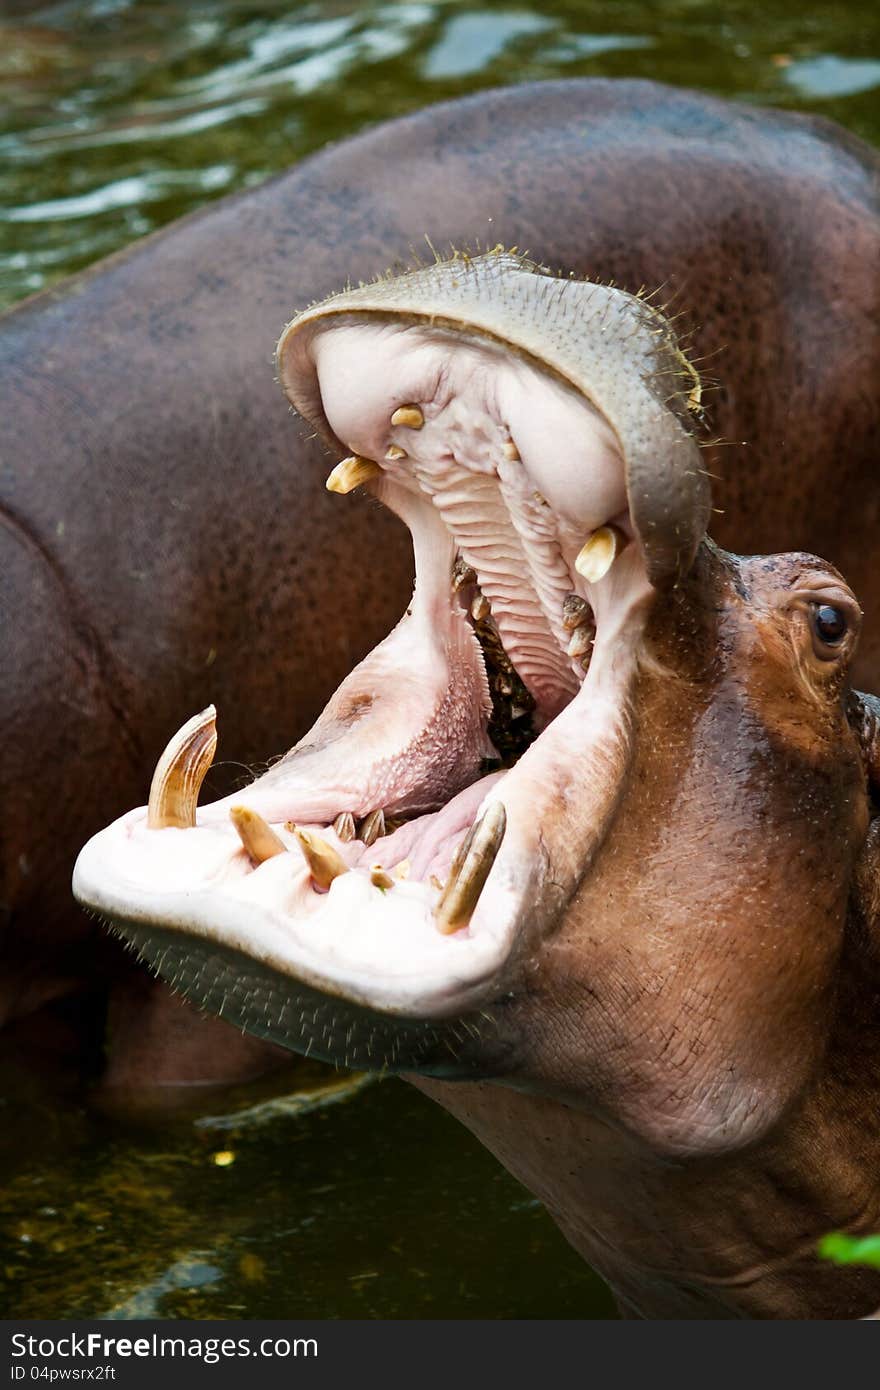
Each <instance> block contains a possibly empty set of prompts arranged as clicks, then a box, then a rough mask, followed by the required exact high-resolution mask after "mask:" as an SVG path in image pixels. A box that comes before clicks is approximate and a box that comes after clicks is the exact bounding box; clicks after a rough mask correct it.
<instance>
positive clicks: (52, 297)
mask: <svg viewBox="0 0 880 1390" xmlns="http://www.w3.org/2000/svg"><path fill="white" fill-rule="evenodd" d="M876 170H877V162H876V159H875V157H874V155H873V154H872V152H871V151H870V150H868V149H867V148H866V147H865V146H863V145H861V144H860V143H859V142H858V141H856V140H854V139H852V138H851V137H849V136H847V135H846V134H845V133H843V132H842V131H840V130H839V129H836V128H835V127H833V126H831V125H828V124H826V123H824V122H821V121H817V120H813V119H808V118H803V117H797V116H792V115H787V114H782V113H772V112H766V111H759V110H756V109H746V108H740V107H736V106H732V105H728V104H726V103H724V102H720V101H716V100H713V99H711V98H709V97H705V96H701V95H696V94H693V93H688V92H684V91H677V90H671V89H668V88H664V87H661V86H657V85H653V84H649V83H641V82H606V81H578V82H550V83H544V84H540V85H536V86H529V87H522V88H514V89H510V90H506V91H495V92H489V93H485V94H481V95H479V96H477V97H474V98H470V99H467V100H465V101H461V102H454V103H450V104H446V105H442V106H437V107H434V108H430V109H428V110H426V111H423V112H421V113H419V114H417V115H415V116H413V117H410V118H407V119H405V120H401V121H397V122H393V123H391V124H389V125H386V126H381V127H379V128H377V129H375V130H373V131H370V132H368V133H367V134H366V135H363V136H360V137H358V138H357V139H354V140H351V141H348V142H344V143H342V144H340V145H338V146H336V147H333V148H330V149H328V150H326V151H324V152H322V153H321V154H319V155H317V156H316V157H314V158H311V159H309V160H307V161H305V162H304V163H302V164H301V165H299V166H298V167H296V168H294V169H293V170H292V171H291V172H290V173H288V174H286V175H284V176H283V177H281V178H279V179H275V180H273V181H271V182H269V183H267V184H266V185H264V186H263V187H261V188H259V189H257V190H255V191H253V192H250V193H247V194H245V195H242V196H240V197H235V198H231V199H228V200H225V201H224V202H222V203H220V204H218V205H216V206H214V207H212V208H210V209H208V210H207V211H205V212H203V213H201V214H199V215H197V216H195V217H192V218H189V219H186V220H185V221H183V222H182V223H180V224H178V225H176V226H174V227H172V228H170V229H169V230H168V231H166V232H164V233H161V234H159V235H157V236H155V237H152V238H149V239H148V240H146V241H145V242H143V243H140V244H138V245H136V246H134V247H133V248H131V249H130V250H129V251H127V252H126V253H124V254H122V255H120V256H117V257H114V258H111V260H110V261H108V262H105V263H103V264H101V265H99V266H97V267H95V268H94V269H93V270H91V271H89V272H87V273H86V274H84V275H80V276H77V277H75V278H74V279H73V280H70V281H68V282H66V283H64V284H62V285H61V286H60V287H58V288H56V289H53V290H52V291H50V292H48V293H46V294H43V295H41V296H39V297H37V298H35V299H33V300H31V301H29V302H28V303H26V304H24V305H23V306H21V307H20V308H18V309H17V310H15V311H14V312H13V313H11V314H9V315H8V316H7V317H6V318H5V319H4V321H3V325H2V333H0V358H2V379H0V419H2V421H3V430H2V444H0V486H2V510H0V517H2V521H3V536H4V539H3V545H4V551H3V557H2V563H0V585H2V613H3V621H2V633H3V640H4V644H5V646H4V660H3V670H4V673H5V674H4V680H3V683H2V689H0V726H2V730H3V738H2V744H0V746H2V755H0V756H2V774H0V785H2V786H3V788H4V791H5V796H6V807H7V814H6V816H5V826H6V830H5V833H4V836H3V842H2V851H0V852H2V857H3V858H2V886H0V929H2V986H0V1013H2V1015H3V1017H5V1018H7V1019H8V1018H13V1017H15V1016H16V1015H21V1014H23V1013H25V1012H27V1011H28V1010H32V1009H34V1008H36V1007H38V1006H39V1005H40V1004H41V1003H43V1002H44V1001H46V1000H47V999H49V998H51V997H53V996H58V995H61V994H64V993H66V992H68V991H72V990H75V989H78V988H82V987H84V985H85V984H87V983H88V982H94V981H95V980H96V979H97V978H99V975H100V973H101V971H103V972H105V973H112V972H113V971H115V970H117V969H118V963H117V961H116V959H115V957H113V958H111V959H110V960H107V958H106V957H107V948H106V946H105V945H104V944H103V942H102V938H101V935H100V933H99V932H98V931H97V929H95V928H92V927H91V926H90V925H89V924H88V923H87V922H86V921H85V919H84V918H82V917H81V916H80V915H79V914H78V913H77V912H76V911H75V910H73V909H72V907H71V904H70V902H69V896H68V886H67V885H68V881H69V869H70V866H71V863H72V860H73V857H74V854H75V851H76V848H77V847H78V846H79V844H81V843H82V841H83V840H84V839H85V838H86V836H87V835H88V834H90V833H91V832H92V831H93V830H94V829H96V828H97V827H98V826H99V825H100V824H103V823H105V822H106V821H107V819H108V818H109V817H111V816H113V815H114V814H116V813H117V812H119V811H120V810H121V809H122V808H123V807H125V806H127V805H130V804H131V803H132V802H133V801H134V800H136V799H137V798H138V797H139V796H140V795H141V788H142V787H143V785H144V783H145V779H146V778H148V776H149V771H150V769H151V767H152V765H153V763H154V761H155V757H156V754H157V752H158V750H159V748H161V746H162V744H163V742H164V740H165V738H166V736H167V731H168V729H169V728H170V727H174V726H176V725H177V724H178V723H179V722H181V720H182V719H183V718H184V717H185V716H186V715H187V714H189V713H190V712H191V711H192V710H193V709H196V708H199V707H201V706H202V705H204V704H206V703H207V701H208V700H209V699H211V700H214V701H216V703H217V704H218V706H219V709H220V720H221V734H222V750H221V751H222V758H223V760H224V765H223V766H220V767H219V768H218V769H215V771H214V772H213V773H212V774H211V776H212V781H211V783H209V786H210V787H212V788H213V791H214V793H215V794H216V793H217V792H219V791H221V790H224V789H225V788H226V787H228V786H232V785H235V779H236V777H237V776H238V775H239V774H240V773H241V772H242V771H243V768H242V765H245V766H246V767H252V766H254V765H258V764H259V761H260V760H264V759H265V758H266V757H267V756H269V755H270V754H273V753H277V752H279V751H281V750H282V749H283V748H284V747H287V746H289V744H290V743H291V742H292V741H293V739H294V738H295V737H296V736H298V735H299V734H300V733H301V732H302V731H303V729H305V728H306V727H307V726H308V724H309V723H310V721H311V719H312V718H313V717H314V715H315V713H316V712H317V710H318V709H319V708H320V706H321V705H322V703H323V701H324V699H325V698H326V696H327V694H328V693H329V691H330V690H331V689H332V688H333V687H334V686H335V685H336V684H337V683H338V681H339V680H340V678H341V677H342V676H343V675H344V673H345V672H346V671H347V670H348V669H349V668H350V667H351V666H352V664H353V663H354V662H355V661H356V660H357V659H358V658H359V657H360V656H362V655H363V653H364V652H365V651H366V650H368V649H369V648H370V647H371V646H372V645H373V644H374V643H375V641H376V640H377V639H378V637H379V636H380V635H381V634H382V633H384V632H385V631H387V629H388V627H389V626H390V623H391V621H392V619H393V618H394V617H396V615H397V614H398V613H399V612H400V608H401V603H402V601H403V600H404V598H405V596H406V594H407V593H408V586H409V576H410V573H411V557H410V550H409V543H408V540H407V538H406V536H405V533H404V531H403V529H402V528H401V527H400V526H399V525H398V524H397V523H396V522H395V521H394V519H393V518H391V517H389V516H388V514H387V513H385V512H384V511H380V510H377V509H376V508H375V506H374V505H372V504H371V503H369V502H365V501H354V500H350V502H349V504H348V506H347V508H346V510H345V512H344V516H343V514H342V513H341V512H340V503H339V499H336V498H329V497H327V496H326V494H325V492H324V488H323V482H324V476H325V473H326V464H325V462H324V459H323V455H322V450H321V449H320V448H319V447H318V446H316V445H315V444H313V443H312V442H311V441H310V439H309V438H308V437H306V436H305V435H304V434H303V433H302V432H298V431H297V430H296V429H293V428H292V427H291V424H290V421H289V418H288V414H287V410H286V407H285V405H284V402H283V399H282V398H281V396H280V393H279V392H278V391H277V389H276V388H275V387H274V385H273V382H272V373H271V368H270V366H269V354H270V351H271V345H272V343H273V341H274V339H275V337H276V336H277V332H278V329H279V328H280V326H281V324H282V323H283V321H284V320H285V318H286V317H287V316H288V315H289V313H290V310H291V308H292V307H295V306H298V305H299V306H301V305H303V304H305V303H307V302H309V301H310V300H311V299H313V298H315V297H317V296H320V295H321V294H323V293H326V292H327V291H329V290H330V289H333V288H335V287H337V286H338V285H339V284H340V283H342V282H343V281H344V280H345V279H346V277H349V276H350V277H352V279H353V280H355V281H356V280H357V279H358V278H359V277H369V276H371V275H373V274H375V273H376V272H378V271H381V270H383V269H384V268H385V267H386V266H388V265H389V264H391V263H392V262H394V261H395V259H396V258H398V257H407V256H408V253H409V248H410V247H411V246H415V247H417V248H418V247H422V246H423V238H424V237H425V235H426V234H427V235H429V236H430V237H431V238H432V240H433V242H434V243H435V244H436V245H438V246H440V247H442V246H443V245H445V244H446V243H447V242H448V241H450V240H451V241H453V242H455V243H457V244H473V243H474V242H475V241H476V240H477V239H479V240H481V241H482V242H483V243H484V244H487V245H491V244H494V243H495V242H496V241H504V242H506V243H507V244H513V243H516V244H518V245H520V246H521V247H527V248H528V249H529V250H530V251H531V253H532V254H533V255H534V256H536V257H537V258H539V259H540V260H541V261H543V262H545V263H547V264H549V265H551V266H561V267H563V268H564V269H565V270H566V271H569V270H570V271H573V272H575V273H577V274H588V275H591V276H592V277H594V278H598V279H603V278H611V277H613V278H614V279H615V280H616V281H617V282H618V283H620V284H623V285H624V286H627V287H629V288H630V289H633V290H635V289H637V288H638V287H639V285H641V284H645V285H646V286H648V288H655V287H657V286H661V285H662V286H663V287H664V288H663V290H662V292H661V298H662V299H663V300H668V299H672V300H673V303H674V305H675V306H676V307H677V308H681V309H682V310H686V311H693V319H692V323H693V326H694V328H695V334H694V337H693V341H692V349H693V351H694V353H695V355H696V357H697V358H700V359H703V358H705V359H707V361H706V363H705V370H706V371H707V372H708V373H709V374H710V375H712V376H714V377H715V378H717V380H718V381H720V382H721V383H722V385H721V386H720V388H719V389H718V390H716V391H711V390H710V391H707V393H706V395H705V406H706V414H707V424H706V430H707V438H711V437H712V436H715V435H718V436H723V437H724V438H725V439H727V440H733V441H743V443H742V444H741V445H740V444H739V443H736V444H734V445H732V446H730V445H726V446H725V447H723V448H717V449H710V450H708V451H707V452H706V454H705V455H704V458H705V460H706V462H707V465H708V467H709V468H710V469H711V471H712V472H713V473H714V474H716V475H718V478H717V481H716V483H715V501H716V505H717V506H718V507H719V508H721V509H722V510H721V512H720V514H719V515H717V516H716V517H715V519H714V528H713V529H714V532H715V534H716V535H717V536H718V537H719V538H720V539H721V540H722V541H724V542H726V543H732V544H735V545H736V546H737V547H738V548H742V549H751V550H769V549H780V548H785V547H790V546H794V547H809V548H812V549H815V550H818V551H820V552H822V553H824V554H826V555H828V556H829V557H830V558H832V559H834V560H835V561H837V562H838V563H839V564H840V565H841V566H842V567H843V569H844V570H845V572H846V573H847V574H848V576H849V577H850V578H851V579H852V580H853V582H854V583H855V585H856V587H857V589H858V591H859V592H860V594H861V595H862V597H863V598H864V599H865V601H866V602H868V603H869V606H871V604H870V601H871V598H872V594H873V592H874V589H873V585H874V584H875V580H874V577H873V567H872V565H871V546H870V543H869V542H870V538H871V537H872V535H873V531H874V526H875V523H876V509H877V490H876V486H875V484H874V472H873V469H872V468H871V467H870V465H871V464H872V463H873V459H874V455H875V439H876V432H877V423H878V401H877V393H876V392H875V391H874V390H873V386H872V385H871V383H873V382H875V381H876V380H877V351H878V345H877V334H876V330H875V324H876V307H877V305H876V301H877V295H878V277H877V273H876V271H877V229H878V217H877V203H876ZM688 322H691V320H690V319H689V320H688ZM829 464H831V465H832V471H831V472H829ZM856 500H857V505H853V504H854V501H856ZM872 611H873V610H872ZM877 642H878V633H877V628H876V624H875V625H874V627H871V626H870V625H869V631H868V632H867V633H866V634H865V637H864V638H863V645H862V657H861V661H862V665H861V668H860V675H861V679H862V680H867V679H868V677H869V676H873V675H880V670H878V664H877V653H878V646H877ZM157 1007H158V1005H157ZM118 1012H119V1011H118V1010H117V1013H118ZM122 1012H123V1013H128V1016H129V1018H132V1017H133V1016H132V1015H131V1014H130V1011H127V1010H122ZM193 1026H195V1023H194V1025H193ZM129 1031H130V1033H131V1034H132V1035H133V1036H134V1038H135V1039H136V1038H137V1037H138V1036H143V1035H144V1031H151V1032H155V1029H152V1030H141V1029H139V1028H138V1027H137V1025H136V1023H133V1024H132V1026H131V1027H130V1030H129ZM130 1041H131V1040H130ZM234 1046H235V1038H234V1036H232V1035H231V1034H230V1038H229V1047H230V1048H231V1049H234ZM124 1051H125V1049H124V1048H121V1047H120V1048H117V1050H116V1053H115V1057H116V1060H117V1064H118V1065H120V1066H123V1068H124V1070H125V1072H126V1075H136V1074H137V1071H138V1068H139V1066H140V1063H139V1062H137V1061H136V1062H135V1064H134V1066H133V1067H132V1066H131V1065H130V1064H126V1063H125V1062H124V1061H123V1060H122V1058H123V1054H124ZM213 1055H214V1056H215V1057H221V1058H222V1050H221V1049H219V1048H218V1047H216V1046H215V1047H214V1048H213ZM226 1055H227V1056H230V1054H229V1053H227V1054H226ZM147 1065H148V1066H149V1058H148V1059H147ZM181 1065H182V1066H183V1067H184V1070H186V1067H185V1064H183V1063H181ZM168 1066H169V1070H170V1072H171V1073H173V1071H174V1062H173V1059H169V1062H168ZM235 1066H236V1062H235V1059H234V1057H230V1060H229V1062H228V1066H227V1064H226V1063H223V1062H222V1061H221V1064H220V1067H219V1073H220V1074H223V1072H224V1070H228V1071H230V1072H233V1071H234V1070H235ZM187 1074H188V1075H189V1074H190V1073H189V1072H187Z"/></svg>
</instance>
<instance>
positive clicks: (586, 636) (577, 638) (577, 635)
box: [566, 624, 595, 661]
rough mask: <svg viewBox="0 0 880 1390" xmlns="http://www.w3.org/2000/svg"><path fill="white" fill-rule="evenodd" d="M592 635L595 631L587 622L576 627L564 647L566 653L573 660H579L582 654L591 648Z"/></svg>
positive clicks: (584, 654)
mask: <svg viewBox="0 0 880 1390" xmlns="http://www.w3.org/2000/svg"><path fill="white" fill-rule="evenodd" d="M594 636H595V633H594V632H593V629H592V627H590V626H588V625H587V624H584V625H583V626H582V627H576V628H575V630H574V632H573V633H572V634H571V640H570V641H569V644H568V646H567V647H566V651H567V652H568V655H569V656H571V657H573V658H574V660H575V661H578V660H580V658H581V657H582V656H586V654H587V652H588V651H591V650H592V647H593V638H594Z"/></svg>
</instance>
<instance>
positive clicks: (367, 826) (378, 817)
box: [357, 807, 385, 849]
mask: <svg viewBox="0 0 880 1390" xmlns="http://www.w3.org/2000/svg"><path fill="white" fill-rule="evenodd" d="M384 834H385V812H384V811H383V810H382V809H381V807H380V809H379V810H378V811H371V812H370V814H369V815H368V816H364V819H363V820H362V821H361V823H360V825H359V826H358V831H357V837H358V839H359V840H363V842H364V844H365V845H366V846H367V848H368V849H369V847H370V845H374V844H375V843H376V841H377V840H381V838H382V836H383V835H384Z"/></svg>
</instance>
